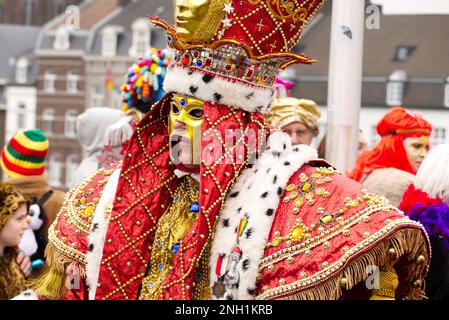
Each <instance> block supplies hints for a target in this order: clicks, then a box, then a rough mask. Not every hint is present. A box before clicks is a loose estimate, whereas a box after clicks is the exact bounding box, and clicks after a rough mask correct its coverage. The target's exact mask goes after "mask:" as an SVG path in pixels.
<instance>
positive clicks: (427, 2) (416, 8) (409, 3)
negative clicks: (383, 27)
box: [372, 0, 449, 14]
mask: <svg viewBox="0 0 449 320" xmlns="http://www.w3.org/2000/svg"><path fill="white" fill-rule="evenodd" d="M372 2H373V3H374V4H379V5H382V6H383V12H384V14H449V0H372Z"/></svg>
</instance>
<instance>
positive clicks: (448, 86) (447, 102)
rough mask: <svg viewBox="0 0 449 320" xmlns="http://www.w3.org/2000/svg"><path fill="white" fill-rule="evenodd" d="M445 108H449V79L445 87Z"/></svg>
mask: <svg viewBox="0 0 449 320" xmlns="http://www.w3.org/2000/svg"><path fill="white" fill-rule="evenodd" d="M444 106H445V107H446V108H449V77H448V78H447V79H446V84H445V85H444Z"/></svg>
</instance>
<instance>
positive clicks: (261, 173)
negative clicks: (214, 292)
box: [210, 132, 317, 300]
mask: <svg viewBox="0 0 449 320" xmlns="http://www.w3.org/2000/svg"><path fill="white" fill-rule="evenodd" d="M316 157H317V152H316V150H315V149H313V148H311V147H309V146H306V145H300V146H294V147H292V145H291V139H290V137H289V136H288V135H287V134H285V133H280V132H276V133H274V134H272V135H271V136H270V139H269V149H267V151H266V152H265V153H264V154H263V155H262V157H261V158H260V159H258V160H257V162H256V164H255V165H254V166H253V167H252V168H248V169H246V170H245V171H243V172H242V174H241V176H240V177H239V178H238V180H237V182H236V184H235V185H234V187H233V188H232V191H231V192H230V193H229V195H228V198H227V199H226V202H225V205H224V208H223V211H222V212H221V214H220V219H219V221H218V225H217V229H216V233H215V238H214V242H213V244H212V250H211V260H210V266H211V270H212V272H211V278H210V285H211V287H212V286H213V284H214V283H215V281H216V280H217V276H216V274H215V269H216V262H217V259H218V257H219V256H220V255H223V254H225V259H224V260H226V258H227V257H229V255H230V254H231V252H232V250H233V248H234V247H235V246H236V245H237V242H236V238H237V237H236V228H237V227H238V225H239V223H240V220H241V219H242V218H243V217H244V216H246V217H247V219H248V224H247V227H246V231H245V233H244V234H243V235H242V236H241V238H240V241H239V247H240V249H241V251H242V258H241V259H240V261H239V263H238V265H237V271H238V272H239V274H240V283H239V286H238V288H230V287H228V286H227V287H226V293H225V295H224V296H223V297H222V299H238V300H249V299H254V294H255V293H256V292H255V290H256V277H257V273H258V267H259V262H260V260H261V258H262V257H263V254H264V247H265V244H266V242H267V240H268V236H269V233H270V230H271V226H272V224H273V219H274V216H275V213H276V210H277V207H278V205H279V201H280V198H281V195H282V193H283V191H284V189H285V187H286V186H287V183H288V181H289V180H290V177H291V176H292V175H293V174H294V173H295V172H296V171H298V170H299V169H300V168H301V167H302V166H303V165H304V164H305V163H307V162H308V161H310V160H311V159H313V158H316ZM225 225H226V226H227V227H226V226H225ZM250 230H251V231H250ZM248 233H249V236H248ZM244 264H245V266H244ZM224 265H225V266H226V263H224ZM244 269H245V270H244ZM212 298H213V299H216V297H214V296H212Z"/></svg>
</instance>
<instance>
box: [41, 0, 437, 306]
mask: <svg viewBox="0 0 449 320" xmlns="http://www.w3.org/2000/svg"><path fill="white" fill-rule="evenodd" d="M322 2H323V1H322V0H312V1H303V0H295V1H292V0H291V1H290V0H282V1H281V0H279V1H278V0H275V1H261V0H226V1H220V0H218V1H193V0H192V1H188V0H185V1H182V0H179V1H175V15H176V16H175V17H176V19H175V21H176V26H172V25H169V24H168V23H166V22H164V21H162V20H160V19H158V18H150V20H151V22H153V23H154V24H156V25H157V26H160V27H162V28H164V29H165V30H166V32H167V41H168V45H169V46H170V47H171V48H173V49H174V50H175V58H174V62H173V63H172V64H171V65H170V66H169V67H168V69H167V75H166V78H165V81H164V89H165V91H166V92H167V94H166V95H165V97H164V98H162V100H161V101H159V102H158V103H157V104H155V105H153V107H152V108H151V110H150V111H149V112H148V113H147V114H146V116H145V117H144V118H143V119H142V120H141V121H140V122H139V124H138V126H137V128H136V130H135V132H134V135H133V137H132V138H131V141H130V142H129V145H128V149H127V151H126V156H125V159H124V161H123V163H121V164H120V165H119V166H118V167H111V168H108V169H104V170H100V171H99V172H97V173H96V174H95V175H93V176H92V177H90V178H89V179H87V180H85V181H84V182H83V183H82V184H81V185H80V186H78V187H77V188H75V189H73V190H71V191H70V192H69V194H68V196H67V199H66V203H65V205H64V207H63V209H62V210H61V212H60V214H59V216H58V219H57V221H56V222H55V223H54V224H53V225H52V227H51V229H50V243H49V246H48V247H47V263H48V264H49V266H50V271H49V273H48V274H47V275H46V276H45V277H43V278H42V279H40V281H39V282H38V283H37V285H36V287H35V290H36V292H37V294H38V295H39V296H40V297H44V298H47V299H86V300H87V299H98V300H122V299H124V300H128V299H130V300H135V299H143V300H146V299H149V300H153V299H165V300H169V299H175V300H185V299H228V300H233V299H235V300H245V299H344V298H367V299H368V298H373V299H394V298H397V299H403V298H408V299H419V298H422V296H423V290H422V281H423V279H424V277H425V273H426V270H427V264H428V261H429V257H430V253H429V250H428V242H427V238H426V236H425V231H424V229H423V228H422V227H421V226H420V225H419V224H417V223H415V222H413V221H411V220H410V219H408V218H406V217H404V216H403V215H402V214H401V213H399V212H398V211H397V210H396V209H394V208H393V207H392V206H391V205H390V204H389V203H388V201H386V200H385V199H383V198H381V197H378V196H376V195H374V194H371V193H369V192H367V191H366V190H364V189H363V187H362V186H361V185H360V184H358V183H356V182H355V181H352V180H350V179H348V178H347V177H345V176H344V175H341V174H340V173H339V172H337V171H336V170H335V169H334V168H332V167H331V166H330V165H329V164H327V163H326V162H324V161H321V160H318V161H317V160H313V159H315V158H316V157H317V153H316V150H314V149H313V148H311V147H310V146H307V145H299V146H293V145H292V143H291V139H290V137H289V136H288V135H287V134H285V133H283V132H281V131H273V132H270V130H269V128H268V126H267V125H266V123H265V120H264V116H263V114H266V113H267V112H268V110H269V107H270V105H271V100H272V98H271V97H272V94H273V89H272V86H273V83H274V81H275V77H276V75H277V74H278V73H279V71H280V70H283V69H285V68H286V67H287V66H289V65H291V64H294V63H313V62H314V60H313V59H311V58H308V57H305V56H303V55H300V54H296V53H292V52H291V50H292V49H293V47H294V46H295V45H296V43H297V41H298V39H299V38H300V35H301V31H302V29H303V27H304V26H305V25H306V23H307V22H309V21H310V20H311V19H312V18H313V16H314V15H315V13H316V12H317V11H318V10H319V9H320V8H321V5H322ZM204 24H206V26H204V27H203V25H204ZM267 137H268V139H266V138H267ZM266 146H268V147H267V148H266ZM418 257H419V259H418ZM397 261H400V263H398V264H396V262H397ZM369 265H378V266H379V267H380V274H381V276H380V282H379V286H378V287H375V288H376V289H373V290H372V289H370V288H368V287H366V286H364V285H363V284H364V283H363V282H364V279H365V278H366V275H365V270H366V268H367V267H368V266H369ZM398 283H399V286H398Z"/></svg>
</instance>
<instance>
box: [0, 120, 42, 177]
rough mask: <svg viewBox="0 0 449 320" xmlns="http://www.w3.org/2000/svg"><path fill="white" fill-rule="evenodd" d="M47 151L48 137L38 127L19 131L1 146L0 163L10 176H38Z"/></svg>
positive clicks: (40, 173)
mask: <svg viewBox="0 0 449 320" xmlns="http://www.w3.org/2000/svg"><path fill="white" fill-rule="evenodd" d="M47 153H48V139H47V137H46V136H45V135H44V134H43V133H42V132H41V131H40V130H39V129H34V130H26V131H21V132H19V133H18V134H17V135H15V136H14V137H13V138H12V139H11V140H10V141H9V143H8V144H6V145H5V147H4V148H3V150H2V158H1V160H0V164H1V166H2V169H3V171H4V172H5V173H6V174H7V175H8V176H9V177H10V178H17V177H23V176H40V175H42V174H43V173H44V171H45V158H46V157H47Z"/></svg>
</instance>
